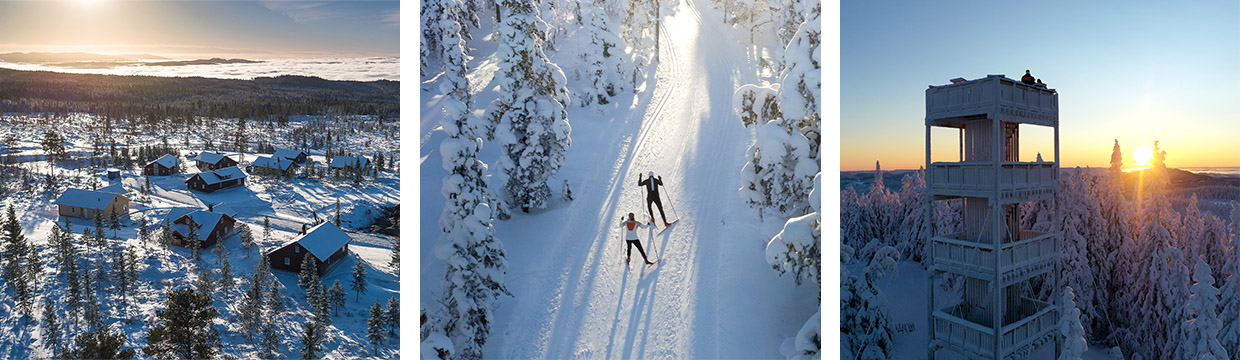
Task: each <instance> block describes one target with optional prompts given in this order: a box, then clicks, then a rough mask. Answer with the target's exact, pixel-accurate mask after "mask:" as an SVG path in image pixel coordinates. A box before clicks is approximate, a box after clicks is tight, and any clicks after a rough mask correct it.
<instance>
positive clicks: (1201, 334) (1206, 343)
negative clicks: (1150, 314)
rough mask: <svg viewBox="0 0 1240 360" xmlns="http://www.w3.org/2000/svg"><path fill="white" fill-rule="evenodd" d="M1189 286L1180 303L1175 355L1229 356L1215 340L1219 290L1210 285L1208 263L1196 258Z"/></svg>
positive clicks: (1211, 283)
mask: <svg viewBox="0 0 1240 360" xmlns="http://www.w3.org/2000/svg"><path fill="white" fill-rule="evenodd" d="M1193 280H1194V281H1195V283H1193V286H1192V287H1191V288H1190V290H1189V293H1190V295H1189V300H1188V304H1187V305H1185V306H1184V316H1185V317H1184V319H1183V320H1181V321H1180V322H1179V331H1178V332H1177V333H1176V335H1178V336H1177V337H1178V339H1177V341H1176V342H1177V343H1178V347H1177V348H1176V351H1175V358H1176V359H1215V360H1218V359H1230V358H1229V357H1228V352H1227V350H1225V349H1224V348H1223V345H1222V343H1220V342H1219V339H1218V335H1219V333H1218V332H1219V328H1221V327H1222V323H1221V322H1220V321H1219V316H1218V294H1219V290H1218V289H1217V288H1215V287H1214V276H1212V275H1211V270H1210V265H1208V264H1206V262H1205V261H1204V260H1202V259H1197V264H1196V266H1195V269H1194V271H1193Z"/></svg>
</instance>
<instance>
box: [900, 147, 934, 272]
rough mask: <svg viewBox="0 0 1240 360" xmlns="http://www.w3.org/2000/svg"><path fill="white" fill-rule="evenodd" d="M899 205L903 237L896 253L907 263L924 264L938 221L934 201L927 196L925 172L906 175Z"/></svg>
mask: <svg viewBox="0 0 1240 360" xmlns="http://www.w3.org/2000/svg"><path fill="white" fill-rule="evenodd" d="M900 181H901V185H900V193H899V201H900V204H901V209H902V210H901V211H900V215H899V217H898V218H897V219H899V220H900V226H899V232H900V234H899V237H898V239H899V240H898V241H897V242H896V250H899V251H900V254H901V255H902V256H904V258H906V259H910V260H913V261H917V262H921V263H924V262H925V260H926V259H927V256H926V251H927V249H926V241H927V239H929V237H930V235H931V233H932V230H933V228H932V226H934V222H933V220H934V218H933V217H932V216H931V215H932V213H931V212H930V210H931V208H930V199H929V195H928V193H927V192H926V179H925V170H923V169H918V170H917V171H915V172H913V173H912V174H908V175H904V178H903V179H901V180H900Z"/></svg>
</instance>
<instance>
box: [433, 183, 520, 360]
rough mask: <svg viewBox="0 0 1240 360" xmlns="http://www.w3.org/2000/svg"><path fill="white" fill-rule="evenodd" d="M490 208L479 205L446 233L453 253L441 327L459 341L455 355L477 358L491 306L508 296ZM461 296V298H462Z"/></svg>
mask: <svg viewBox="0 0 1240 360" xmlns="http://www.w3.org/2000/svg"><path fill="white" fill-rule="evenodd" d="M491 219H492V218H491V209H490V207H488V206H487V205H486V204H478V206H477V207H476V208H475V209H474V212H473V215H472V216H471V217H470V218H469V219H467V220H465V221H463V222H461V223H460V224H458V225H457V228H458V229H455V230H453V231H452V232H451V233H449V234H450V235H449V236H448V240H449V242H450V243H451V244H452V253H451V254H450V255H449V258H448V261H447V263H448V265H447V269H446V270H445V271H444V292H443V299H442V300H441V301H442V303H443V304H444V307H445V308H446V309H447V314H445V316H444V318H445V319H446V321H445V322H444V323H443V330H444V333H445V334H446V335H448V336H449V337H451V338H452V340H453V341H452V342H453V343H455V344H460V345H459V348H457V349H456V350H457V352H456V354H459V355H460V356H463V357H480V356H481V355H482V346H483V345H484V344H485V343H486V339H487V336H488V334H489V333H490V327H491V307H492V306H493V304H494V302H495V301H497V299H498V298H499V296H500V295H505V294H506V295H511V293H509V292H508V290H507V288H506V286H505V285H504V282H503V278H502V276H503V275H502V274H504V273H505V272H506V271H507V267H508V262H507V260H505V258H504V250H503V246H502V244H500V243H499V241H498V240H496V239H495V236H494V229H493V228H492V226H491ZM461 296H463V297H461Z"/></svg>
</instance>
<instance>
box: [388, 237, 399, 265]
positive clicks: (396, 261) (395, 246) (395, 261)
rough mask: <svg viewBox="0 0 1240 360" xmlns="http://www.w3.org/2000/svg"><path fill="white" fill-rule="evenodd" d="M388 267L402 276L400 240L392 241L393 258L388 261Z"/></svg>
mask: <svg viewBox="0 0 1240 360" xmlns="http://www.w3.org/2000/svg"><path fill="white" fill-rule="evenodd" d="M388 267H390V268H392V270H393V271H396V273H397V274H400V238H396V239H394V240H392V258H391V259H389V260H388Z"/></svg>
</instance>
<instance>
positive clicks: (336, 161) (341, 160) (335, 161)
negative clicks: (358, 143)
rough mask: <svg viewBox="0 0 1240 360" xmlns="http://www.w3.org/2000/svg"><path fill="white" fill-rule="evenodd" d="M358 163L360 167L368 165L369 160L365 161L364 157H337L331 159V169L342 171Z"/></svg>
mask: <svg viewBox="0 0 1240 360" xmlns="http://www.w3.org/2000/svg"><path fill="white" fill-rule="evenodd" d="M359 163H360V164H362V166H366V165H370V159H367V158H366V157H365V156H357V157H352V156H337V157H333V158H332V165H331V167H332V168H333V169H343V168H345V167H351V166H354V164H359Z"/></svg>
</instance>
